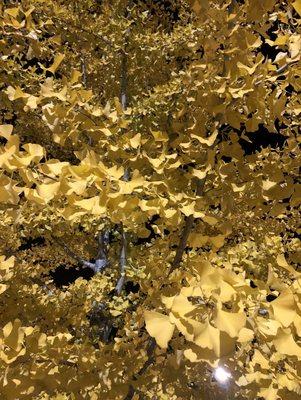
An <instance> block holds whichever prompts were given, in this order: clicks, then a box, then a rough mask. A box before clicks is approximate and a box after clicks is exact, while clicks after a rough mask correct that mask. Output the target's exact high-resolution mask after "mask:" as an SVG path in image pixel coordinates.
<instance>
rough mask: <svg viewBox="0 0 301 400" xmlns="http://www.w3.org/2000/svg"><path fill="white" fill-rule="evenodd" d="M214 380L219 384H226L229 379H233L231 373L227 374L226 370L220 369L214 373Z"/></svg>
mask: <svg viewBox="0 0 301 400" xmlns="http://www.w3.org/2000/svg"><path fill="white" fill-rule="evenodd" d="M213 375H214V378H215V379H216V380H217V381H218V382H219V383H226V382H227V380H228V379H229V378H231V374H230V372H227V371H226V370H225V369H224V368H222V367H218V368H216V370H215V371H214V373H213Z"/></svg>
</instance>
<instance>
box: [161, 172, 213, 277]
mask: <svg viewBox="0 0 301 400" xmlns="http://www.w3.org/2000/svg"><path fill="white" fill-rule="evenodd" d="M205 182H206V178H204V179H201V180H199V181H198V184H197V191H196V195H197V196H201V195H202V194H203V191H204V186H205ZM193 223H194V216H193V214H191V215H189V217H187V219H186V223H185V226H184V229H183V232H182V236H181V239H180V243H179V246H178V248H177V251H176V255H175V258H174V260H173V262H172V263H171V268H170V270H169V273H168V275H170V274H171V273H172V272H173V271H174V270H175V269H176V268H178V267H179V265H180V262H181V260H182V257H183V253H184V250H185V248H186V246H187V240H188V237H189V234H190V232H191V229H192V227H193Z"/></svg>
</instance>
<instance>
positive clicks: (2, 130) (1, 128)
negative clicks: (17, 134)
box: [0, 125, 13, 139]
mask: <svg viewBox="0 0 301 400" xmlns="http://www.w3.org/2000/svg"><path fill="white" fill-rule="evenodd" d="M12 131H13V126H12V125H0V136H3V137H4V138H5V139H8V138H9V137H10V135H11V134H12Z"/></svg>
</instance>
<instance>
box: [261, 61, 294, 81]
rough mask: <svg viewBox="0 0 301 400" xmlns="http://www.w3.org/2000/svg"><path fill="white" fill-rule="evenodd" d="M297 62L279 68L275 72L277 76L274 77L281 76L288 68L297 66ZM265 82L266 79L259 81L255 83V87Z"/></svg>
mask: <svg viewBox="0 0 301 400" xmlns="http://www.w3.org/2000/svg"><path fill="white" fill-rule="evenodd" d="M296 62H297V60H296V61H291V62H288V63H286V64H284V65H282V67H280V68H278V69H277V70H276V71H275V74H274V75H273V77H275V76H278V75H281V74H282V72H284V71H286V70H287V68H288V67H290V66H291V65H293V64H295V63H296ZM263 81H264V79H260V80H259V81H257V82H255V86H258V85H260V84H261V83H262V82H263Z"/></svg>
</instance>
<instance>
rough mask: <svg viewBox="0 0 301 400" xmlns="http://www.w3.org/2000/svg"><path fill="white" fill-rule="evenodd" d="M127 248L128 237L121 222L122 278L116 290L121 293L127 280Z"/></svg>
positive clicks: (120, 261)
mask: <svg viewBox="0 0 301 400" xmlns="http://www.w3.org/2000/svg"><path fill="white" fill-rule="evenodd" d="M126 249H127V237H126V233H125V232H124V229H123V224H122V223H121V251H120V259H119V265H120V275H121V276H120V278H119V279H118V282H117V285H116V288H115V290H116V292H117V294H118V295H119V294H120V293H121V291H122V288H123V285H124V282H125V268H126V257H127V254H126Z"/></svg>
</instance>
